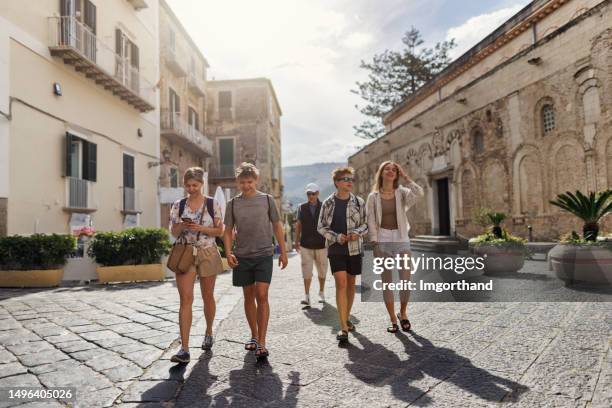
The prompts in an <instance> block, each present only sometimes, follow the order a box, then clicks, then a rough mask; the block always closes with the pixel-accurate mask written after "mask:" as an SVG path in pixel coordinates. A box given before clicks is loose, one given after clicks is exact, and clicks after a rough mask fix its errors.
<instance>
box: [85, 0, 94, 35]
mask: <svg viewBox="0 0 612 408" xmlns="http://www.w3.org/2000/svg"><path fill="white" fill-rule="evenodd" d="M85 25H86V26H88V27H89V28H91V31H92V32H93V33H94V34H96V6H95V5H94V4H93V3H92V2H91V1H89V0H85Z"/></svg>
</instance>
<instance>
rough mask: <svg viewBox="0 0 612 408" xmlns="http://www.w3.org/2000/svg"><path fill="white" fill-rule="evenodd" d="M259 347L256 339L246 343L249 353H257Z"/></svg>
mask: <svg viewBox="0 0 612 408" xmlns="http://www.w3.org/2000/svg"><path fill="white" fill-rule="evenodd" d="M258 346H259V344H257V339H256V338H254V337H253V338H252V339H251V340H249V341H247V342H246V343H244V349H245V350H248V351H255V350H257V347H258Z"/></svg>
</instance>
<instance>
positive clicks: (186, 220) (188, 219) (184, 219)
mask: <svg viewBox="0 0 612 408" xmlns="http://www.w3.org/2000/svg"><path fill="white" fill-rule="evenodd" d="M181 221H183V222H193V220H192V219H191V218H187V217H181Z"/></svg>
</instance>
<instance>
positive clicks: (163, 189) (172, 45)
mask: <svg viewBox="0 0 612 408" xmlns="http://www.w3.org/2000/svg"><path fill="white" fill-rule="evenodd" d="M159 39H160V74H161V81H160V87H159V88H160V126H161V138H160V139H161V140H160V141H161V147H160V151H161V157H162V165H161V170H160V179H159V185H160V201H161V224H162V226H168V225H169V214H170V206H171V204H172V203H173V202H174V201H176V200H177V199H179V198H182V197H183V196H184V189H183V173H184V172H185V170H186V169H187V168H189V167H192V166H200V167H203V168H204V169H205V170H206V171H208V164H209V163H208V162H209V160H208V159H209V158H210V157H211V155H212V149H213V147H212V141H211V140H210V139H209V138H208V137H207V136H206V135H205V132H204V123H205V120H206V119H205V118H206V72H207V69H208V61H207V60H206V58H205V57H204V55H202V52H201V51H200V49H199V48H198V47H197V45H196V44H195V43H194V42H193V40H192V39H191V37H190V36H189V33H187V31H186V30H185V28H184V27H183V26H182V24H181V22H180V21H179V19H178V18H177V17H176V15H175V14H174V13H173V12H172V9H171V8H170V7H169V6H168V4H167V3H166V1H164V0H160V10H159ZM213 194H214V192H213Z"/></svg>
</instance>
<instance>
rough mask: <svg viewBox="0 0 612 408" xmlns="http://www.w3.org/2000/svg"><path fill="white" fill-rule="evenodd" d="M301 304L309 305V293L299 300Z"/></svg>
mask: <svg viewBox="0 0 612 408" xmlns="http://www.w3.org/2000/svg"><path fill="white" fill-rule="evenodd" d="M301 303H302V304H303V305H306V306H310V295H304V300H302V302H301Z"/></svg>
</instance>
